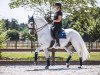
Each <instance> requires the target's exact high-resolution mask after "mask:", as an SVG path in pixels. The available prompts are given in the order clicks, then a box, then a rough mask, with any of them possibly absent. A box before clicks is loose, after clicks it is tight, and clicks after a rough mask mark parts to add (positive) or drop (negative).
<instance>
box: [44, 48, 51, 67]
mask: <svg viewBox="0 0 100 75" xmlns="http://www.w3.org/2000/svg"><path fill="white" fill-rule="evenodd" d="M44 53H45V57H46V61H47V65H46V67H45V69H49V66H50V54H49V51H48V50H47V49H44Z"/></svg>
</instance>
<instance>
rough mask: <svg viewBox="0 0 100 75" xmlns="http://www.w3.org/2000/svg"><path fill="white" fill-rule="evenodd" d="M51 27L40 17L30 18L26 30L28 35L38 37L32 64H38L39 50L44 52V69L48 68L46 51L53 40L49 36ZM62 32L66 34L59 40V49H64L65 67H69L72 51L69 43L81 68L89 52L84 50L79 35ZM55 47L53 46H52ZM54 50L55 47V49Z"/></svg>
mask: <svg viewBox="0 0 100 75" xmlns="http://www.w3.org/2000/svg"><path fill="white" fill-rule="evenodd" d="M51 26H52V24H48V22H47V21H46V20H45V19H44V17H41V16H34V17H33V16H32V17H30V18H29V20H28V28H29V33H30V34H31V33H33V32H34V33H37V36H38V43H39V45H40V46H39V47H38V48H37V49H36V50H35V58H34V62H35V64H37V63H38V61H37V58H38V52H39V51H40V50H43V51H44V54H45V57H46V63H47V64H46V66H45V69H49V66H50V52H49V50H48V48H49V46H50V43H51V41H52V40H53V38H52V36H51ZM64 32H65V34H66V38H64V39H62V38H60V39H59V41H60V47H59V48H60V49H65V50H66V51H67V52H68V53H69V56H68V58H67V60H66V66H67V67H69V61H70V59H71V58H72V55H73V51H72V50H71V48H70V47H69V46H68V43H69V42H70V43H71V44H72V46H73V47H74V49H75V50H76V52H77V53H78V56H79V61H80V65H79V67H78V68H82V64H83V61H85V60H87V59H88V58H89V52H88V50H87V48H86V45H85V43H84V41H83V39H82V37H81V35H80V34H79V33H78V32H77V31H76V30H74V29H71V28H69V29H64ZM53 47H55V45H54V46H53ZM55 48H56V47H55Z"/></svg>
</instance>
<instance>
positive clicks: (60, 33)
mask: <svg viewBox="0 0 100 75" xmlns="http://www.w3.org/2000/svg"><path fill="white" fill-rule="evenodd" d="M51 36H52V38H53V40H52V41H51V43H50V46H49V48H51V47H52V46H53V45H54V43H55V36H54V34H53V28H51ZM58 37H59V39H66V33H65V31H64V29H63V28H62V29H61V30H60V31H59V32H58Z"/></svg>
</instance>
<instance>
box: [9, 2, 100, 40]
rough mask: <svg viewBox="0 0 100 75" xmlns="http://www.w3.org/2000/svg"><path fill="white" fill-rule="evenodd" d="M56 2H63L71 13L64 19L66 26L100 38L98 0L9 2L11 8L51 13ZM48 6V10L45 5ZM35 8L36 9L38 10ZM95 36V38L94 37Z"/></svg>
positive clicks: (67, 11)
mask: <svg viewBox="0 0 100 75" xmlns="http://www.w3.org/2000/svg"><path fill="white" fill-rule="evenodd" d="M55 2H61V3H62V5H63V6H62V9H63V11H64V12H65V13H70V16H68V17H67V18H66V19H64V20H63V22H64V24H66V25H64V27H68V28H73V29H75V30H77V31H78V32H79V33H80V34H81V35H82V36H83V37H84V36H85V37H89V38H91V39H90V40H91V41H95V40H97V39H98V38H100V34H99V32H100V29H99V28H97V27H99V26H100V23H99V17H100V15H99V14H100V8H99V7H97V6H96V0H25V1H23V0H12V1H11V3H10V4H9V5H10V7H11V8H16V7H20V6H22V7H25V8H29V7H30V8H32V9H33V8H34V9H35V8H36V9H38V11H35V12H38V13H44V16H45V14H48V12H50V13H49V14H51V11H52V9H53V5H54V3H55ZM44 6H45V7H47V9H46V12H45V11H44V10H45V7H44ZM36 9H35V10H36ZM94 38H95V39H94Z"/></svg>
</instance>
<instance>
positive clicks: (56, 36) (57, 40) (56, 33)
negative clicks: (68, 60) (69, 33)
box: [54, 30, 60, 46]
mask: <svg viewBox="0 0 100 75" xmlns="http://www.w3.org/2000/svg"><path fill="white" fill-rule="evenodd" d="M54 34H55V38H56V43H57V46H60V43H59V37H58V31H57V30H56V31H54Z"/></svg>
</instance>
